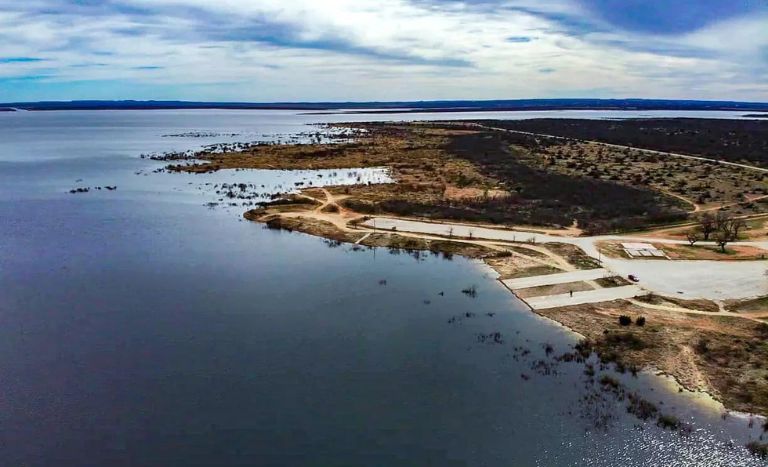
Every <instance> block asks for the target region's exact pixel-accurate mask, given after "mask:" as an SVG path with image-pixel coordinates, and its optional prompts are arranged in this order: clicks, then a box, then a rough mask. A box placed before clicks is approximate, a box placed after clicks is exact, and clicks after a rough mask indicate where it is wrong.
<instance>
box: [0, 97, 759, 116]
mask: <svg viewBox="0 0 768 467" xmlns="http://www.w3.org/2000/svg"><path fill="white" fill-rule="evenodd" d="M0 109H8V110H11V111H13V110H30V111H54V110H294V111H303V112H307V113H310V114H313V115H323V114H373V115H375V114H396V113H456V112H516V111H552V110H603V111H606V110H607V111H611V110H613V111H652V110H656V111H658V110H670V111H709V110H711V111H736V112H740V111H741V112H758V113H760V114H762V113H765V114H766V115H768V103H766V102H737V101H688V100H666V99H517V100H450V101H393V102H375V101H371V102H187V101H131V100H128V101H92V100H84V101H44V102H6V103H0ZM751 116H761V115H759V114H754V115H751Z"/></svg>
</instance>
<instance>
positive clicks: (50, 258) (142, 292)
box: [0, 111, 761, 466]
mask: <svg viewBox="0 0 768 467" xmlns="http://www.w3.org/2000/svg"><path fill="white" fill-rule="evenodd" d="M452 116H453V115H452ZM470 116H472V118H477V116H476V114H470ZM494 116H496V117H497V116H498V115H494ZM590 116H594V115H590ZM357 117H360V116H355V118H357ZM362 117H368V118H365V119H370V117H371V116H362ZM376 117H377V118H378V117H381V116H376ZM388 117H389V118H392V119H401V118H404V117H403V116H388ZM409 117H421V116H409ZM331 118H336V119H339V120H349V119H350V118H349V116H335V117H329V116H306V115H304V116H302V115H297V114H295V113H292V112H266V111H259V112H252V111H235V112H232V111H226V112H225V111H154V112H143V111H135V112H52V113H16V114H5V115H4V114H0V381H2V386H1V387H2V390H1V391H0V465H30V466H51V465H57V466H90V465H93V466H104V465H110V466H112V465H114V466H123V465H124V466H175V465H179V466H187V465H217V466H218V465H292V466H293V465H307V466H310V465H312V466H314V465H322V466H326V465H350V466H352V465H354V466H359V465H414V466H424V465H436V466H437V465H439V466H452V465H456V466H529V465H530V466H570V465H599V466H612V465H627V466H635V465H636V466H640V465H680V466H694V465H724V466H725V465H750V464H754V465H761V463H759V462H758V461H757V460H756V459H753V458H751V457H749V456H748V455H747V454H746V453H745V451H744V450H743V449H742V448H740V446H742V445H743V444H744V443H745V442H747V441H748V440H749V439H756V438H757V437H758V436H759V435H760V431H761V430H760V429H759V427H757V426H756V427H754V428H752V429H750V428H749V427H748V424H747V419H746V418H741V417H737V416H730V417H728V418H726V419H725V420H722V419H721V417H720V414H721V410H720V409H719V408H718V407H716V406H713V405H712V404H710V403H708V402H707V400H706V399H705V398H703V397H701V396H697V395H692V394H687V393H678V392H677V388H676V387H675V386H674V385H673V384H671V383H670V382H669V381H667V380H664V379H662V378H659V377H655V376H652V375H642V374H641V375H640V376H639V377H638V378H633V377H631V376H628V375H616V377H618V378H620V379H622V380H623V381H624V382H625V384H626V385H627V386H628V387H630V388H631V389H632V390H635V391H638V392H640V393H641V394H642V395H643V396H644V397H645V398H647V399H648V400H651V401H653V402H655V403H657V404H659V407H660V408H661V409H662V411H663V412H665V413H670V414H674V415H676V416H678V417H679V418H681V419H682V420H684V421H686V422H687V423H690V425H691V426H692V433H691V434H690V435H687V436H682V435H680V434H679V433H676V432H671V431H664V430H662V429H660V428H658V427H656V426H655V425H654V424H653V423H652V422H642V421H640V420H638V419H636V418H635V417H633V416H631V415H629V414H627V413H626V409H625V404H626V402H622V401H617V400H616V399H615V398H614V397H613V396H611V395H610V394H606V393H604V392H602V391H599V390H597V387H596V386H595V385H592V384H589V383H588V382H587V376H586V375H585V374H584V366H583V365H581V364H576V363H558V362H556V361H555V360H554V358H553V356H554V355H559V354H562V353H564V352H567V351H569V350H570V347H571V346H572V344H573V343H575V338H574V337H573V336H572V335H571V334H569V333H568V332H566V331H565V330H564V329H563V328H561V327H560V326H558V325H556V324H553V323H551V322H549V321H547V320H544V319H541V318H538V317H536V316H534V315H533V314H531V313H530V312H528V311H526V310H525V309H524V308H523V307H522V306H521V305H520V304H519V303H518V302H517V301H516V300H515V299H514V298H513V297H512V296H511V295H510V294H509V293H508V292H506V291H505V290H504V289H503V287H501V286H500V285H499V284H498V283H497V282H496V281H495V280H494V274H493V272H492V271H491V270H489V269H488V268H486V267H485V266H484V265H482V264H481V263H478V262H473V261H469V260H465V259H462V258H459V257H456V258H453V259H452V260H448V259H446V258H443V257H437V256H433V255H429V254H427V255H416V256H414V255H412V254H407V253H405V252H391V251H388V250H386V249H355V248H352V247H351V246H350V245H341V246H337V245H334V244H332V243H329V242H326V241H323V240H321V239H318V238H313V237H309V236H305V235H301V234H290V233H284V232H274V231H270V230H266V229H264V228H263V227H262V226H260V225H256V224H252V223H249V222H245V221H242V220H241V214H242V212H243V211H244V210H246V209H247V207H244V206H242V205H237V206H231V205H230V202H231V200H227V199H223V200H222V198H221V195H219V194H217V193H216V186H217V185H220V184H221V183H235V182H236V183H241V182H242V183H248V184H250V185H252V186H253V190H254V191H257V192H261V193H265V194H269V193H274V192H278V191H287V190H290V189H293V188H294V187H295V184H296V183H297V182H299V183H308V182H309V181H312V183H313V184H316V185H317V184H323V183H333V184H338V183H354V182H356V181H358V180H363V181H368V180H370V181H384V180H386V178H387V175H386V172H384V171H377V170H354V169H350V170H343V171H324V172H321V173H318V172H310V171H296V172H268V171H240V172H226V171H225V172H220V173H217V174H208V175H180V174H167V173H153V170H155V169H157V168H160V167H162V166H163V164H162V163H158V162H152V161H149V160H142V159H140V158H139V157H138V155H139V154H141V153H147V152H158V151H167V150H185V149H193V148H197V147H199V146H201V145H203V144H210V143H214V142H227V141H250V140H253V139H263V138H273V139H277V138H281V137H283V136H284V135H287V134H293V133H297V132H302V131H307V129H308V128H307V127H306V126H305V124H306V123H309V122H316V121H320V120H321V119H322V120H324V121H327V120H328V119H331ZM425 118H426V117H425ZM440 118H446V115H443V114H441V116H440ZM358 119H361V120H362V119H363V118H358ZM194 131H198V132H213V133H216V132H219V133H226V134H231V133H238V135H237V136H211V137H207V138H179V137H174V138H169V137H163V135H167V134H179V133H185V132H194ZM264 135H270V136H264ZM277 135H283V136H277ZM320 175H322V176H320ZM104 185H117V186H118V189H117V191H105V190H102V191H91V192H89V193H84V194H76V195H74V194H69V193H68V190H69V189H71V188H74V187H78V186H91V187H95V186H104ZM211 202H214V203H218V205H217V206H215V207H209V206H208V203H211ZM234 202H235V203H238V204H239V203H242V202H243V201H234ZM384 281H386V282H385V283H384ZM470 285H476V286H477V288H478V290H479V294H478V296H477V297H476V298H471V297H468V296H466V295H464V294H462V293H461V290H462V289H463V288H465V287H467V286H470ZM441 293H442V294H441ZM495 333H499V334H498V335H496V334H495ZM489 335H490V336H492V337H488V336H489ZM494 336H495V338H494ZM547 344H549V345H552V346H553V347H554V349H555V350H554V352H553V353H552V354H551V355H547V353H546V351H545V347H546V345H547ZM542 362H543V363H542ZM602 373H606V374H613V373H612V372H611V371H610V370H605V371H603V372H601V373H600V374H602ZM598 377H599V375H598ZM756 425H759V423H757V424H756ZM731 445H733V446H735V447H730V446H731Z"/></svg>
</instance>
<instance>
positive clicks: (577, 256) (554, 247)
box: [543, 243, 600, 269]
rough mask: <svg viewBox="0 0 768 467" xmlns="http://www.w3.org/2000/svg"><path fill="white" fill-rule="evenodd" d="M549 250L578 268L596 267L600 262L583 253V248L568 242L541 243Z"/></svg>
mask: <svg viewBox="0 0 768 467" xmlns="http://www.w3.org/2000/svg"><path fill="white" fill-rule="evenodd" d="M543 246H544V247H546V248H547V249H548V250H549V251H551V252H553V253H555V254H557V255H560V256H562V257H563V258H565V259H566V260H567V261H568V262H569V263H571V264H572V265H573V266H575V267H576V268H578V269H598V268H599V267H600V263H598V262H597V260H596V259H594V258H592V257H591V256H589V255H587V254H586V253H584V250H582V249H581V248H579V247H577V246H576V245H571V244H568V243H545V244H544V245H543Z"/></svg>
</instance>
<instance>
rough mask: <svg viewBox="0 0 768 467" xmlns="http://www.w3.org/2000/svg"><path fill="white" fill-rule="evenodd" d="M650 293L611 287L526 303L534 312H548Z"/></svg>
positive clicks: (535, 299)
mask: <svg viewBox="0 0 768 467" xmlns="http://www.w3.org/2000/svg"><path fill="white" fill-rule="evenodd" d="M647 293H648V292H646V291H645V290H643V289H641V288H640V287H638V286H636V285H626V286H623V287H610V288H607V289H595V290H586V291H584V292H574V293H573V296H571V294H561V295H547V296H545V297H531V298H527V299H525V300H524V301H525V302H526V303H527V304H528V306H530V307H531V308H533V309H534V310H546V309H547V308H558V307H561V306H573V305H583V304H585V303H601V302H610V301H613V300H623V299H627V298H634V297H639V296H641V295H646V294H647Z"/></svg>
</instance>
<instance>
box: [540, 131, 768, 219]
mask: <svg viewBox="0 0 768 467" xmlns="http://www.w3.org/2000/svg"><path fill="white" fill-rule="evenodd" d="M528 156H529V157H530V158H531V160H532V161H535V162H536V163H538V164H539V165H540V166H541V167H546V168H547V170H553V171H557V172H560V173H563V174H568V175H574V176H584V175H586V176H589V177H593V178H599V179H603V180H611V181H616V182H619V183H623V184H626V185H632V186H645V187H648V188H652V189H654V190H656V191H661V192H665V193H668V194H670V195H672V196H675V197H678V198H679V199H682V200H685V202H686V203H688V204H689V205H690V209H691V210H694V209H695V208H696V207H697V206H698V208H699V209H712V208H720V207H721V206H723V205H726V206H728V205H733V204H735V203H740V204H739V205H738V206H733V207H732V211H734V212H737V213H754V212H764V211H765V210H764V209H762V207H761V206H759V205H757V204H754V203H752V204H750V201H752V200H754V199H755V198H758V197H761V196H765V195H766V194H768V185H767V184H766V182H765V176H764V174H762V173H759V172H755V171H752V170H749V169H744V168H739V167H733V166H726V165H722V164H712V163H709V162H705V161H698V160H689V159H680V158H672V157H665V156H661V155H655V154H650V153H647V152H645V151H641V150H636V149H617V148H611V147H608V146H605V145H603V144H599V143H575V142H572V143H561V144H556V145H551V146H549V147H548V148H546V149H544V150H542V151H540V152H535V153H531V152H529V153H528Z"/></svg>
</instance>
